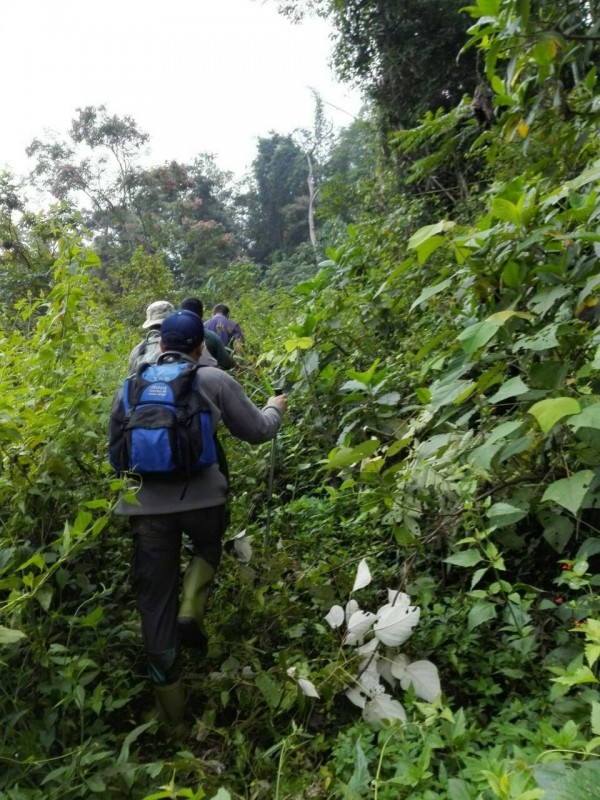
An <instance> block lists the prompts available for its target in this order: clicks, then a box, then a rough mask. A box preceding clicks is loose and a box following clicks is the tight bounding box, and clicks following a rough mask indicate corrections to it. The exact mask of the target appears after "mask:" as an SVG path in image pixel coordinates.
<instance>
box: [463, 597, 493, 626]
mask: <svg viewBox="0 0 600 800" xmlns="http://www.w3.org/2000/svg"><path fill="white" fill-rule="evenodd" d="M495 616H496V606H495V605H493V604H492V603H488V602H487V601H486V600H480V601H479V602H477V603H475V605H474V606H473V608H472V609H471V610H470V611H469V615H468V617H467V629H468V630H470V631H472V630H475V628H478V627H479V626H480V625H483V623H484V622H489V620H491V619H494V617H495Z"/></svg>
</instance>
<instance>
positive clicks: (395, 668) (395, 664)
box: [391, 653, 410, 681]
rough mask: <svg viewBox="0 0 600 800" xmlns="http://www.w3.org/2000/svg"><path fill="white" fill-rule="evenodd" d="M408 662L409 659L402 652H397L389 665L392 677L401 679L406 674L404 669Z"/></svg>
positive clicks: (406, 667)
mask: <svg viewBox="0 0 600 800" xmlns="http://www.w3.org/2000/svg"><path fill="white" fill-rule="evenodd" d="M409 664H410V661H409V660H408V657H407V656H405V655H404V653H398V655H397V656H396V658H395V659H394V660H393V661H392V667H391V669H392V675H393V676H394V678H398V680H399V681H401V680H402V678H403V677H404V676H405V675H406V670H407V669H408V666H409Z"/></svg>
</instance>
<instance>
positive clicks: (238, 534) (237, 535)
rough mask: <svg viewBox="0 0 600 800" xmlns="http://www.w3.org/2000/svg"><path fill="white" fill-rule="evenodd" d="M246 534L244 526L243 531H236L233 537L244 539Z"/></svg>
mask: <svg viewBox="0 0 600 800" xmlns="http://www.w3.org/2000/svg"><path fill="white" fill-rule="evenodd" d="M245 535H246V528H244V530H243V531H240V532H239V533H236V535H235V536H234V537H233V538H234V539H243V538H244V536H245Z"/></svg>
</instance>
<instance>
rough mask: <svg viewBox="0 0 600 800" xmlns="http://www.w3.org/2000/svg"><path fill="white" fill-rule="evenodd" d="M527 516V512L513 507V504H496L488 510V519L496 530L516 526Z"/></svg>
mask: <svg viewBox="0 0 600 800" xmlns="http://www.w3.org/2000/svg"><path fill="white" fill-rule="evenodd" d="M526 516H527V511H524V510H523V509H522V508H519V507H518V506H513V505H512V504H511V503H494V504H493V505H492V506H490V507H489V508H488V510H487V517H488V519H489V520H490V522H491V523H492V525H494V527H496V528H504V527H505V526H506V525H514V524H515V522H518V521H519V520H520V519H523V517H526Z"/></svg>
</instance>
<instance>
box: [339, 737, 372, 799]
mask: <svg viewBox="0 0 600 800" xmlns="http://www.w3.org/2000/svg"><path fill="white" fill-rule="evenodd" d="M370 783H371V774H370V773H369V764H368V761H367V758H366V756H365V754H364V752H363V749H362V747H361V744H360V739H358V741H357V742H356V745H355V748H354V771H353V772H352V775H351V777H350V780H349V782H348V786H347V787H346V791H345V796H346V797H347V798H348V800H362V799H363V798H364V796H365V793H366V792H367V791H368V787H369V785H370Z"/></svg>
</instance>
